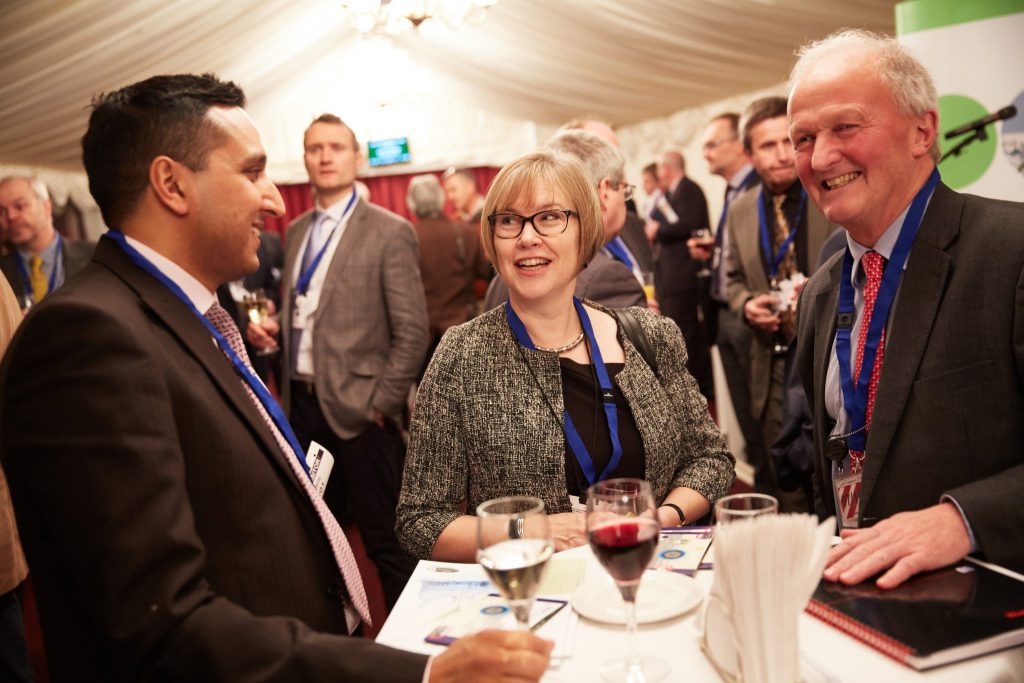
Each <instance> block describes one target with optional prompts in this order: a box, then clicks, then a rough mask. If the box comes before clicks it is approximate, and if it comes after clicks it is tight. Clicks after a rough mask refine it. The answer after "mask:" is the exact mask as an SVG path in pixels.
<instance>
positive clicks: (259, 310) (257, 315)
mask: <svg viewBox="0 0 1024 683" xmlns="http://www.w3.org/2000/svg"><path fill="white" fill-rule="evenodd" d="M242 305H243V306H244V307H245V315H246V317H248V318H249V321H250V322H252V324H253V325H262V324H263V323H265V322H266V321H267V318H269V317H270V302H269V300H268V299H267V295H266V294H265V293H264V292H263V290H257V291H255V292H251V291H248V290H246V293H245V294H244V295H243V297H242ZM277 352H278V346H277V345H276V344H274V345H273V346H267V347H265V348H262V349H258V350H257V351H256V355H257V356H272V355H274V354H275V353H277Z"/></svg>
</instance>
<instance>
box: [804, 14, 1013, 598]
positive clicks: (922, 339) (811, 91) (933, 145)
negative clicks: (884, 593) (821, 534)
mask: <svg viewBox="0 0 1024 683" xmlns="http://www.w3.org/2000/svg"><path fill="white" fill-rule="evenodd" d="M938 130H939V129H938V104H937V97H936V93H935V87H934V85H933V83H932V79H931V77H930V75H929V74H928V72H927V70H926V69H925V68H924V67H923V66H922V65H921V64H920V63H919V62H918V61H917V59H915V58H914V57H913V55H911V54H910V52H909V51H908V50H907V49H906V48H904V47H903V46H901V45H900V44H899V43H897V42H896V41H895V40H893V39H891V38H889V37H886V36H880V35H876V34H872V33H868V32H865V31H843V32H840V33H837V34H834V35H832V36H830V37H828V38H826V39H825V40H823V41H821V42H818V43H814V44H811V45H809V46H807V47H805V48H804V49H803V50H802V51H801V53H800V58H799V61H798V62H797V64H796V66H795V67H794V69H793V74H792V76H791V79H790V87H789V132H790V139H791V140H792V143H793V146H794V152H795V157H796V166H797V171H798V173H799V175H800V179H801V180H802V181H803V185H804V187H805V188H807V193H808V194H809V195H810V198H811V199H812V200H813V201H814V203H815V204H817V205H818V206H819V207H820V208H821V211H822V212H823V213H824V214H825V216H826V217H828V219H829V220H832V221H835V222H836V223H839V224H840V225H841V226H842V227H843V228H844V229H845V230H846V232H847V248H846V249H844V250H843V251H841V252H840V253H838V254H837V255H836V256H834V257H833V258H832V259H830V260H829V261H828V262H826V264H825V265H824V266H823V267H822V268H821V269H819V270H818V272H817V273H816V274H815V275H814V277H812V278H811V280H810V281H809V282H808V284H807V285H806V286H805V288H804V291H803V293H802V294H801V297H800V311H799V332H798V337H797V339H798V363H799V367H800V371H801V374H802V377H803V382H804V386H805V389H806V392H807V395H808V399H809V403H810V406H811V410H812V413H813V417H814V427H815V440H816V444H817V450H818V456H817V461H816V463H815V464H816V468H815V469H816V472H815V488H816V491H817V495H816V498H817V509H818V512H819V514H820V515H822V516H827V515H835V516H836V517H837V518H838V519H839V524H840V527H841V528H842V537H843V542H842V543H840V544H839V545H838V546H836V547H835V548H834V549H833V551H832V554H831V555H830V556H829V559H828V563H827V567H826V570H825V577H826V578H827V579H830V580H838V581H842V582H843V583H857V582H860V581H863V580H865V579H868V578H869V577H872V576H874V575H876V574H879V573H881V576H880V577H879V578H878V579H877V584H878V585H879V586H880V587H882V588H892V587H894V586H896V585H898V584H900V583H902V582H903V581H904V580H906V579H907V578H908V577H910V576H912V575H913V574H916V573H918V572H922V571H926V570H929V569H934V568H936V567H941V566H943V565H947V564H950V563H952V562H956V561H958V560H960V559H961V558H962V557H963V556H965V555H967V554H969V553H970V554H980V555H983V556H984V557H985V558H986V559H988V560H990V561H993V562H996V563H998V564H1003V565H1006V566H1009V567H1011V568H1014V569H1016V570H1018V571H1020V570H1021V569H1024V544H1022V543H1021V542H1020V541H1021V537H1022V530H1024V507H1022V506H1021V505H1020V504H1019V502H1020V500H1021V498H1022V495H1024V346H1022V343H1021V340H1022V339H1024V296H1022V294H1021V286H1020V283H1021V282H1022V281H1024V230H1022V228H1024V204H1020V203H1017V202H1004V201H996V200H992V199H984V198H981V197H975V196H972V195H967V194H960V193H957V192H954V191H953V190H951V189H949V188H948V187H947V186H946V185H944V184H943V183H942V182H941V180H940V179H939V173H938V170H937V168H936V161H937V158H938V156H937V152H938V146H937V142H936V141H937V137H938Z"/></svg>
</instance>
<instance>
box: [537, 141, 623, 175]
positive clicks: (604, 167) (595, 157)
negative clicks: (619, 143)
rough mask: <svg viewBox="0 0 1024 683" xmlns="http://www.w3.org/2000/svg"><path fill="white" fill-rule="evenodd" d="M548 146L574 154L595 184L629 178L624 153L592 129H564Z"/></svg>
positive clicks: (564, 152)
mask: <svg viewBox="0 0 1024 683" xmlns="http://www.w3.org/2000/svg"><path fill="white" fill-rule="evenodd" d="M544 147H545V148H546V149H549V150H551V151H554V152H561V153H562V154H568V155H569V156H571V157H574V158H575V159H576V160H577V161H579V162H580V164H582V165H583V170H584V171H586V172H587V178H589V179H590V182H591V184H592V185H593V186H594V187H597V186H598V185H600V184H601V180H603V179H604V178H608V179H609V180H610V181H611V182H612V183H613V184H615V185H616V186H618V185H620V184H621V183H622V181H623V180H624V179H625V177H626V161H625V159H624V158H623V156H622V152H620V151H619V150H617V149H616V148H615V147H613V146H612V145H610V144H609V143H608V142H606V141H605V140H603V139H602V138H600V137H598V136H597V135H594V134H593V133H590V132H588V131H585V130H581V129H578V128H573V129H570V130H564V131H562V132H561V133H558V134H556V135H555V136H554V137H553V138H551V139H550V140H548V141H547V144H545V145H544Z"/></svg>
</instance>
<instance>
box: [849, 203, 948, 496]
mask: <svg viewBox="0 0 1024 683" xmlns="http://www.w3.org/2000/svg"><path fill="white" fill-rule="evenodd" d="M962 211H963V198H962V197H960V196H959V195H957V194H956V193H954V192H952V191H951V190H949V189H948V188H947V187H946V186H945V185H942V184H940V185H939V186H938V187H937V188H936V189H935V193H934V194H933V195H932V199H931V203H930V204H929V206H928V210H927V212H926V213H925V216H924V220H922V222H921V228H920V230H919V231H918V234H917V237H916V238H915V240H914V245H913V247H912V248H911V250H910V257H909V259H908V261H907V268H906V271H905V272H904V273H903V281H902V283H901V284H900V289H899V294H898V295H897V296H898V298H897V300H896V302H895V305H894V310H895V309H898V310H899V314H898V315H895V316H891V317H890V321H891V322H890V324H889V327H888V328H887V330H886V340H885V358H884V359H883V361H882V374H881V376H880V378H879V380H878V393H877V394H876V396H875V407H874V410H873V412H872V414H871V431H870V433H869V435H868V443H867V457H866V458H865V459H864V479H863V482H862V484H861V510H864V509H865V508H866V505H867V502H868V501H869V500H870V498H871V492H872V491H873V490H874V487H875V483H876V482H877V481H878V475H879V472H881V469H882V464H883V463H884V462H885V458H886V457H887V455H888V452H889V447H890V446H891V445H892V440H893V438H894V437H895V435H896V430H897V428H898V427H899V423H900V418H901V417H902V415H903V407H904V406H905V405H906V402H907V397H908V396H909V395H910V389H911V387H912V386H913V383H914V377H915V376H916V375H917V368H918V366H919V365H920V364H921V358H922V356H923V355H924V350H925V347H926V345H927V343H928V338H929V336H931V331H932V326H933V325H934V323H935V316H936V314H937V313H938V310H939V304H940V303H941V302H942V295H943V293H944V292H945V288H946V281H947V280H948V279H949V276H950V274H951V271H952V265H953V262H952V259H951V258H950V256H949V254H947V253H946V251H945V250H946V248H947V247H948V246H949V245H950V244H951V243H952V242H953V241H954V240H955V239H956V236H957V234H958V232H959V230H960V214H961V212H962Z"/></svg>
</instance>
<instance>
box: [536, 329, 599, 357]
mask: <svg viewBox="0 0 1024 683" xmlns="http://www.w3.org/2000/svg"><path fill="white" fill-rule="evenodd" d="M586 336H587V333H586V332H580V336H578V337H576V338H575V339H573V340H572V341H571V342H569V343H568V344H566V345H565V346H559V347H558V348H556V349H549V348H545V347H543V346H536V345H534V346H535V348H536V349H537V350H538V351H547V352H548V353H559V354H561V353H565V352H566V351H572V350H573V349H575V348H576V347H577V346H579V345H580V344H582V343H583V340H584V339H585V338H586Z"/></svg>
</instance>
